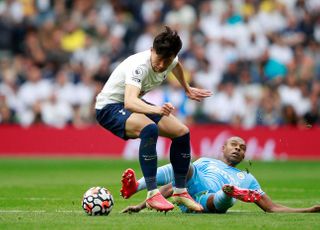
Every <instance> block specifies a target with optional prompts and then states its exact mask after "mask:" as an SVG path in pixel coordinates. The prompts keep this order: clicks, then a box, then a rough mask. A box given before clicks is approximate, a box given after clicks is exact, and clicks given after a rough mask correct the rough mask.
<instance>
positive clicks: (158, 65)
mask: <svg viewBox="0 0 320 230" xmlns="http://www.w3.org/2000/svg"><path fill="white" fill-rule="evenodd" d="M174 58H175V56H171V57H168V58H163V57H161V56H159V55H157V53H156V51H155V50H153V49H151V66H152V69H153V71H154V72H157V73H161V72H163V71H165V70H167V69H168V67H169V65H170V64H171V63H172V61H173V60H174Z"/></svg>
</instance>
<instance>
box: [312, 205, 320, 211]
mask: <svg viewBox="0 0 320 230" xmlns="http://www.w3.org/2000/svg"><path fill="white" fill-rule="evenodd" d="M311 212H320V205H319V204H318V205H314V206H312V207H311Z"/></svg>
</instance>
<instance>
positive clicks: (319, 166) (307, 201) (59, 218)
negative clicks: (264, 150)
mask: <svg viewBox="0 0 320 230" xmlns="http://www.w3.org/2000/svg"><path fill="white" fill-rule="evenodd" d="M164 163H166V162H159V165H161V164H164ZM248 166H249V164H248V163H247V162H244V163H242V165H240V168H242V169H245V168H246V167H248ZM128 167H132V168H133V169H135V170H136V172H137V174H138V176H141V171H140V169H139V164H138V162H137V161H125V160H115V159H106V158H104V159H97V158H94V159H63V158H61V159H60V158H59V159H51V158H46V159H12V158H11V159H9V158H0V229H59V230H62V229H139V230H141V229H217V230H218V229H246V230H247V229H290V230H291V229H320V213H309V214H303V213H299V214H271V213H264V212H262V210H260V209H259V208H258V207H257V206H256V205H254V204H246V203H241V202H238V203H237V204H236V205H235V206H234V207H233V208H231V209H230V210H229V212H228V213H227V214H222V215H221V214H182V213H181V212H180V211H179V210H178V208H176V209H174V211H172V212H169V213H167V214H166V215H165V214H164V213H157V212H156V211H150V210H144V211H142V212H140V213H134V214H121V213H120V211H121V210H122V209H123V208H125V207H126V206H127V205H132V204H136V203H138V202H140V201H141V200H143V199H144V197H145V195H146V194H145V192H140V193H139V194H136V195H135V196H133V197H132V198H131V199H129V200H124V199H122V198H121V197H120V195H119V190H120V178H121V174H122V172H123V170H124V169H126V168H128ZM249 170H250V171H251V172H252V173H253V174H254V175H255V176H256V178H257V179H258V180H259V182H260V184H261V186H262V188H263V190H264V191H265V192H266V193H267V194H268V195H269V196H270V197H271V198H272V199H273V200H274V201H275V202H278V203H281V204H283V205H287V206H291V207H306V206H311V205H313V204H320V183H319V182H320V162H253V163H252V165H251V166H250V167H249ZM98 185H100V186H104V187H106V188H108V189H109V190H110V191H111V193H112V194H113V197H114V199H115V206H114V209H113V210H112V212H111V213H110V215H109V216H96V217H92V216H87V215H86V214H85V213H84V211H83V210H82V208H81V204H80V203H81V198H82V195H83V193H84V192H85V191H86V190H87V189H88V188H90V187H92V186H98Z"/></svg>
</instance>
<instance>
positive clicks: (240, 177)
mask: <svg viewBox="0 0 320 230" xmlns="http://www.w3.org/2000/svg"><path fill="white" fill-rule="evenodd" d="M237 177H238V178H239V179H240V180H243V179H244V178H245V175H244V173H243V172H238V173H237Z"/></svg>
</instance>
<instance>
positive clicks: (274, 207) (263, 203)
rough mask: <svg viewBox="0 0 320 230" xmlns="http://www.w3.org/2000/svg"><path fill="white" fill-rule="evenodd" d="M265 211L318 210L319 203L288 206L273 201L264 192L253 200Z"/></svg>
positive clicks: (293, 211) (319, 207)
mask: <svg viewBox="0 0 320 230" xmlns="http://www.w3.org/2000/svg"><path fill="white" fill-rule="evenodd" d="M255 203H256V204H257V205H258V206H259V207H260V208H261V209H262V210H263V211H265V212H285V213H299V212H301V213H302V212H304V213H306V212H320V205H314V206H312V207H309V208H290V207H286V206H283V205H280V204H277V203H274V202H273V201H272V200H271V198H270V197H268V196H267V195H266V194H264V195H263V196H262V197H261V199H260V200H259V201H257V202H255Z"/></svg>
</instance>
